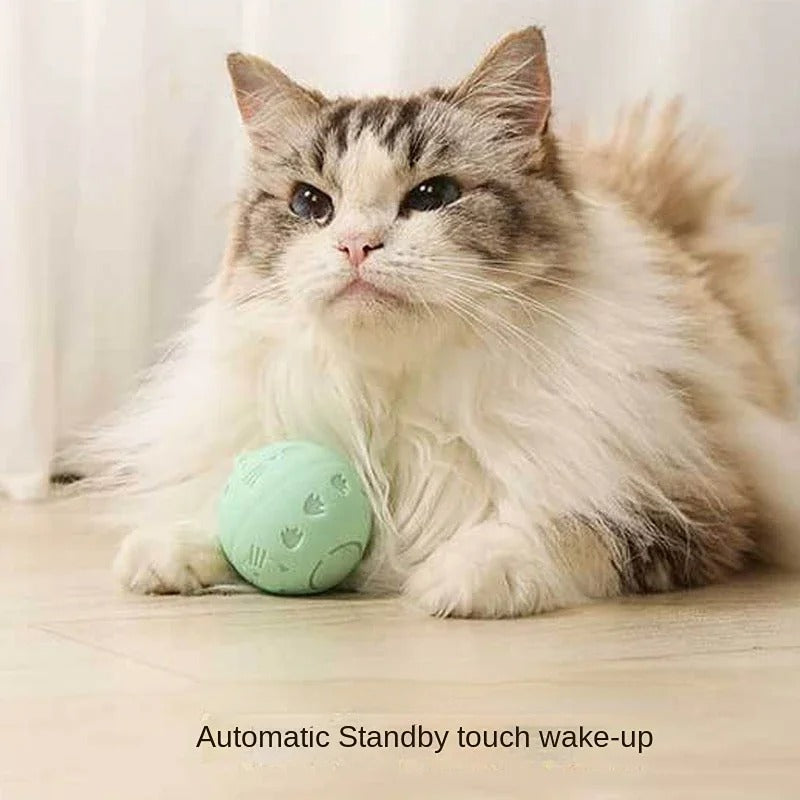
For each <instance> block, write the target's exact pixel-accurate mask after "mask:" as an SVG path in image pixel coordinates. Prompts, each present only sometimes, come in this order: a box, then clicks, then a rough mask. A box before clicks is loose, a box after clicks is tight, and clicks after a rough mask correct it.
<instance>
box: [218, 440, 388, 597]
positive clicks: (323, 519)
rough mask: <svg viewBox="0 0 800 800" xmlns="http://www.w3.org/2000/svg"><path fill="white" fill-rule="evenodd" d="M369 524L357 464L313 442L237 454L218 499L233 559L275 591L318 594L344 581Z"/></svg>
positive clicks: (225, 544) (225, 545)
mask: <svg viewBox="0 0 800 800" xmlns="http://www.w3.org/2000/svg"><path fill="white" fill-rule="evenodd" d="M371 528H372V513H371V510H370V505H369V500H368V498H367V494H366V492H365V491H364V487H363V485H362V483H361V479H360V478H359V476H358V473H357V472H356V471H355V468H354V467H353V465H352V464H351V463H350V462H349V461H348V460H347V459H345V458H343V457H342V456H340V455H339V454H338V453H336V452H335V451H333V450H330V449H329V448H327V447H323V446H322V445H319V444H314V443H312V442H302V441H287V442H278V443H276V444H271V445H268V446H267V447H263V448H261V449H260V450H255V451H253V452H249V453H245V454H243V455H241V456H239V457H238V458H237V460H236V465H235V467H234V469H233V472H232V473H231V476H230V478H229V480H228V483H227V485H226V486H225V490H224V491H223V493H222V497H221V498H220V503H219V538H220V544H221V545H222V550H223V552H224V553H225V556H226V557H227V559H228V561H230V563H231V565H232V566H233V568H234V569H235V570H236V571H237V572H238V573H239V574H240V575H241V576H242V577H243V578H244V579H245V580H247V581H249V582H250V583H252V584H254V585H255V586H257V587H258V588H259V589H263V590H264V591H266V592H272V593H274V594H314V593H316V592H323V591H325V590H326V589H330V588H331V587H333V586H335V585H336V584H337V583H340V582H341V581H342V580H343V579H344V578H345V577H346V576H347V575H348V574H349V573H350V572H352V570H353V569H354V567H355V566H356V565H357V564H358V562H359V561H360V560H361V557H362V556H363V555H364V549H365V547H366V545H367V541H368V540H369V535H370V530H371Z"/></svg>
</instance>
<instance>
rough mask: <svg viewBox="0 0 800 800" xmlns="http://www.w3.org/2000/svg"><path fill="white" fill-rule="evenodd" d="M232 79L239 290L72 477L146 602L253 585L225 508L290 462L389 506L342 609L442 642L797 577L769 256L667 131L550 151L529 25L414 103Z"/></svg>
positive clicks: (91, 448)
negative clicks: (119, 533) (246, 469)
mask: <svg viewBox="0 0 800 800" xmlns="http://www.w3.org/2000/svg"><path fill="white" fill-rule="evenodd" d="M228 66H229V70H230V74H231V77H232V80H233V85H234V90H235V96H236V99H237V102H238V107H239V110H240V112H241V116H242V119H243V121H244V126H245V128H246V131H247V134H248V135H249V139H250V144H251V157H250V166H249V171H248V174H247V176H246V178H245V181H244V184H243V188H242V191H241V194H240V197H239V200H238V204H237V208H236V211H235V214H234V218H233V221H232V228H231V234H230V239H229V246H228V249H227V255H226V258H225V262H224V265H223V267H222V270H221V272H220V274H219V276H218V277H217V279H216V280H215V282H214V284H213V286H212V287H211V288H210V290H209V291H208V294H207V298H206V301H205V303H204V304H203V305H202V307H201V308H200V309H199V310H198V312H197V314H196V315H195V317H194V319H193V321H192V323H191V325H190V326H189V327H188V329H187V331H186V332H185V335H184V336H183V337H182V339H181V341H180V342H179V343H178V345H177V347H176V348H175V351H174V352H173V353H172V354H171V355H170V357H169V359H167V360H166V361H165V363H163V364H162V365H160V366H159V367H158V368H157V369H156V370H155V372H154V374H153V375H152V377H151V379H150V380H149V381H148V382H147V383H146V385H145V386H144V387H143V389H142V390H141V392H140V393H139V395H138V396H137V397H136V398H135V399H134V401H133V402H132V403H131V405H130V406H129V407H128V408H126V409H124V410H123V412H122V413H121V414H120V415H119V416H118V417H117V418H116V419H115V420H113V421H112V423H111V424H109V425H108V426H106V427H105V428H104V429H102V430H100V431H99V432H98V433H97V434H96V435H95V436H94V437H92V439H91V441H90V442H89V443H88V444H87V445H86V446H85V448H84V449H83V452H82V457H81V460H82V462H83V466H84V467H86V466H87V465H90V466H93V467H94V469H95V473H96V477H95V478H94V484H95V485H97V486H101V487H104V488H109V487H114V488H117V489H121V490H122V491H124V492H127V493H129V494H130V497H131V498H132V500H133V503H132V506H131V508H130V509H129V510H127V511H126V512H125V513H126V515H128V520H129V522H130V521H133V528H134V529H133V531H132V532H130V533H129V535H128V536H127V538H126V539H125V540H124V542H123V544H122V547H121V549H120V552H119V555H118V557H117V560H116V565H115V568H116V571H117V574H118V575H119V577H120V579H121V580H122V582H123V583H124V584H125V585H126V586H127V587H129V588H130V589H132V590H134V591H137V592H181V593H194V592H200V591H206V590H208V588H209V587H214V586H218V585H220V584H222V585H226V584H230V583H232V582H234V581H235V578H234V576H233V575H232V573H231V571H230V569H229V567H228V566H227V564H226V562H225V560H224V558H223V557H222V555H221V553H220V550H219V547H218V545H217V542H216V536H215V530H214V524H213V516H214V515H213V508H214V504H215V501H216V497H217V495H218V492H219V490H220V487H221V485H222V483H223V481H224V479H225V477H226V475H227V472H228V471H229V469H230V467H231V463H232V459H233V457H234V455H235V454H236V453H238V452H240V451H241V450H244V449H248V448H253V447H257V446H259V445H261V444H264V443H266V442H269V441H272V440H276V439H283V438H306V439H312V440H317V441H320V442H325V443H328V444H330V445H332V446H334V447H336V448H338V449H340V450H341V451H342V452H345V453H347V454H348V455H349V456H350V458H352V459H353V461H354V462H355V463H356V464H357V465H358V468H359V470H360V471H361V473H362V475H363V477H364V479H365V481H366V483H367V485H368V487H369V492H370V495H371V499H372V502H373V504H374V507H375V513H376V523H375V531H374V535H373V541H372V545H371V548H370V550H369V553H368V556H367V558H366V559H365V560H364V562H363V563H362V564H361V566H360V567H359V569H358V570H357V571H356V572H355V573H354V574H353V575H352V576H351V578H350V579H349V585H350V586H352V587H355V588H358V589H362V590H365V591H381V592H402V593H403V594H404V595H405V596H407V598H408V599H409V600H410V601H412V602H413V603H414V604H416V605H417V606H419V607H421V608H422V609H424V610H426V611H427V612H430V613H431V614H436V615H455V616H479V617H506V616H515V615H524V614H531V613H534V612H540V611H546V610H549V609H554V608H558V607H563V606H570V605H574V604H577V603H582V602H585V601H587V600H588V599H591V598H602V597H610V596H615V595H620V594H624V593H634V592H652V591H663V590H669V589H673V588H676V587H686V586H696V585H701V584H705V583H708V582H710V581H715V580H717V579H720V578H722V577H724V576H725V575H726V574H728V573H730V572H731V571H733V570H737V569H739V568H741V567H742V566H743V565H744V564H745V563H747V561H748V560H749V559H750V558H751V557H754V556H760V555H764V554H768V552H769V553H772V552H773V551H774V550H775V549H776V548H779V549H780V550H781V555H785V550H786V548H787V547H789V548H791V546H792V544H791V543H792V535H791V534H792V533H793V532H794V531H795V530H797V525H798V524H799V521H800V513H798V509H797V505H796V501H795V499H794V494H793V490H792V486H791V480H790V479H791V478H792V477H793V476H794V469H795V465H796V463H797V461H796V459H797V458H798V455H800V448H798V445H797V441H798V437H797V433H796V420H795V417H796V413H795V412H796V405H795V400H794V397H793V386H794V367H795V364H794V354H793V351H792V349H791V347H790V342H789V341H788V336H787V330H788V328H787V325H786V320H785V318H784V317H783V316H782V312H781V310H780V306H779V303H778V301H777V298H776V293H775V291H774V289H773V287H772V285H771V283H770V278H769V275H768V272H767V270H766V268H765V267H764V266H763V263H762V262H763V260H764V258H763V255H762V252H761V237H760V235H759V234H758V232H757V231H756V230H755V229H753V228H751V227H749V226H748V224H747V220H746V217H745V215H744V212H743V211H742V209H741V208H740V207H739V206H738V205H737V204H736V203H735V202H734V200H733V199H732V198H731V195H730V193H729V191H728V188H729V181H728V180H727V178H726V177H725V176H724V175H717V173H715V172H714V171H713V170H711V169H710V168H709V166H708V163H709V161H708V153H707V151H706V150H704V149H702V148H696V147H695V146H694V145H693V144H692V141H691V140H690V139H688V138H687V135H686V134H685V132H683V131H681V130H680V128H679V126H678V125H677V122H676V116H677V115H676V110H675V109H674V108H668V109H667V110H666V111H664V112H663V113H662V114H660V115H657V116H656V117H655V118H653V117H652V115H649V114H648V113H647V110H646V108H644V107H643V108H641V109H639V110H637V111H636V112H634V113H633V114H632V115H630V116H628V117H627V118H626V119H624V120H622V121H621V122H620V125H619V127H618V129H617V131H616V133H615V134H614V136H613V138H612V139H611V140H610V141H607V142H605V143H600V144H593V143H590V142H589V141H586V140H584V139H582V138H580V137H572V138H571V139H568V140H566V141H560V140H559V139H557V138H556V136H555V135H554V133H553V132H552V130H551V129H550V126H549V120H550V110H551V107H550V95H551V91H550V77H549V72H548V67H547V59H546V52H545V42H544V38H543V36H542V33H541V31H540V30H538V29H536V28H528V29H526V30H523V31H520V32H518V33H515V34H512V35H510V36H508V37H507V38H505V39H503V40H502V41H501V42H499V43H498V44H497V45H496V46H495V47H494V48H493V49H492V50H491V51H490V52H489V53H488V54H487V55H486V56H485V58H484V59H483V60H482V61H481V63H480V64H479V65H478V67H477V68H476V69H475V71H474V72H473V73H472V74H471V75H469V77H467V78H466V79H465V80H464V81H463V82H461V83H460V84H459V85H458V86H456V87H454V88H451V89H447V90H440V89H432V90H430V91H427V92H424V93H422V94H420V95H417V96H413V97H409V98H403V99H389V98H385V97H378V98H373V99H367V100H350V99H336V100H329V99H326V98H325V97H323V96H322V95H321V94H319V93H317V92H315V91H311V90H308V89H305V88H303V87H301V86H298V85H297V84H296V83H294V82H293V81H291V80H290V79H289V78H288V77H287V76H286V75H284V74H283V73H282V72H280V71H279V70H278V69H276V68H275V67H273V66H271V65H270V64H268V63H266V62H264V61H262V60H260V59H258V58H255V57H251V56H244V55H240V54H233V55H231V56H230V57H229V59H228ZM73 466H74V465H73ZM91 483H92V482H90V485H91ZM781 531H784V533H785V534H787V535H784V536H783V538H780V537H781Z"/></svg>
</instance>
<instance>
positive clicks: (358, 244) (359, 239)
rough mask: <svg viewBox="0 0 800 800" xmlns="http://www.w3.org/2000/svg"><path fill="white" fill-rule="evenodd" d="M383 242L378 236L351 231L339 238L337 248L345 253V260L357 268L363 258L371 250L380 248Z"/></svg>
mask: <svg viewBox="0 0 800 800" xmlns="http://www.w3.org/2000/svg"><path fill="white" fill-rule="evenodd" d="M381 247H383V242H382V241H380V239H379V237H378V236H374V235H373V236H369V235H367V234H364V233H353V234H350V235H348V236H343V237H342V238H341V239H340V240H339V244H338V249H339V250H341V251H342V252H343V253H347V260H348V261H349V262H350V263H351V264H352V265H353V267H354V268H355V269H358V268H359V267H360V266H361V264H363V263H364V259H365V258H366V257H367V256H368V255H369V254H370V253H371V252H372V251H373V250H380V249H381Z"/></svg>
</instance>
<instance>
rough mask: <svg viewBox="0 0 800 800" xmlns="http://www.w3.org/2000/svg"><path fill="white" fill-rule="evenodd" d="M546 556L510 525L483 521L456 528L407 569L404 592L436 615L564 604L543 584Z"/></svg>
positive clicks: (503, 612) (523, 611) (509, 613)
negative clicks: (538, 554) (539, 555)
mask: <svg viewBox="0 0 800 800" xmlns="http://www.w3.org/2000/svg"><path fill="white" fill-rule="evenodd" d="M548 568H549V565H548V563H547V560H546V559H543V560H538V559H536V558H535V557H534V555H533V554H532V552H531V542H530V540H528V539H527V538H526V537H525V536H524V535H523V534H522V533H521V532H519V531H517V530H516V529H515V528H512V527H509V526H507V525H502V524H500V523H491V522H485V523H482V524H480V525H477V526H475V527H474V528H470V529H468V530H466V531H460V532H458V533H457V534H456V535H454V536H453V537H452V538H451V539H450V540H448V541H447V542H445V543H444V544H443V545H441V546H440V547H438V548H437V549H436V550H435V551H434V552H433V553H432V554H431V555H430V556H429V557H428V558H427V559H426V560H425V561H423V562H422V563H421V564H420V565H419V566H417V568H416V569H415V570H414V571H413V572H412V573H411V575H410V577H409V579H408V580H407V581H406V584H405V589H404V593H405V595H406V597H407V598H408V599H409V600H410V601H411V602H412V603H413V604H414V605H416V606H418V607H420V608H422V609H423V610H424V611H426V612H427V613H429V614H431V615H433V616H437V617H484V618H499V617H519V616H525V615H528V614H534V613H536V612H539V611H547V610H550V609H552V608H556V607H558V606H560V605H564V604H566V603H565V602H563V601H562V600H560V599H559V598H558V596H557V594H556V593H554V592H553V591H552V589H551V588H548V587H547V584H546V577H547V576H546V572H545V574H541V573H542V571H546V570H547V569H548Z"/></svg>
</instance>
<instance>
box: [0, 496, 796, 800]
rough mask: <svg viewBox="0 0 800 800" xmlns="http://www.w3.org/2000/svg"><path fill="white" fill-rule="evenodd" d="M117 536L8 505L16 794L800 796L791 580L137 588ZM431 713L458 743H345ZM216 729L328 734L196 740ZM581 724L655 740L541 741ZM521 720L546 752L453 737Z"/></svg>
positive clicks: (2, 689) (4, 512)
mask: <svg viewBox="0 0 800 800" xmlns="http://www.w3.org/2000/svg"><path fill="white" fill-rule="evenodd" d="M115 540H116V536H115V535H114V534H112V533H110V532H109V531H107V530H100V529H98V527H97V526H96V524H95V525H92V524H90V522H89V520H88V517H87V516H86V514H85V513H84V512H82V511H81V510H80V509H75V508H73V509H72V510H69V509H64V508H63V507H62V509H61V510H58V509H56V508H55V507H52V506H11V505H0V585H1V586H2V591H1V592H0V798H2V800H21V799H22V798H26V799H27V798H35V799H36V800H61V798H103V800H106V799H108V800H124V799H125V798H143V799H144V800H158V798H172V799H174V800H184V798H214V800H222V799H224V800H239V798H259V800H263V799H264V798H286V799H287V800H295V799H296V798H315V800H327V799H328V798H354V799H355V800H358V799H359V798H372V797H377V798H381V800H388V799H389V798H404V799H405V798H423V799H427V798H431V800H446V799H447V798H490V799H491V800H496V799H499V798H537V800H541V799H542V798H550V797H553V798H569V797H585V798H618V797H631V798H646V797H669V798H681V797H686V798H698V797H704V798H705V797H720V798H733V797H742V798H748V799H749V800H750V799H754V798H755V799H757V800H762V799H763V798H800V611H799V610H798V605H799V604H800V582H798V580H796V579H793V578H788V577H785V576H779V575H769V574H760V575H751V576H748V577H745V578H743V579H740V580H738V581H736V582H735V583H733V584H732V585H728V586H725V587H718V588H713V589H708V590H702V591H696V592H691V593H684V594H675V595H664V596H657V597H649V598H644V599H634V600H627V601H622V602H615V603H607V604H599V605H595V606H591V607H586V608H581V609H574V610H570V611H565V612H561V613H555V614H549V615H546V616H543V617H539V618H536V619H525V620H514V621H503V622H482V621H440V620H433V619H427V618H424V617H421V616H419V615H418V614H416V613H415V612H414V611H412V610H409V609H407V608H405V607H404V606H403V605H402V604H401V603H399V602H398V601H395V600H369V599H363V598H358V597H347V596H341V595H340V596H328V597H320V598H309V599H298V600H292V599H282V598H273V597H267V596H237V597H200V598H172V597H162V598H149V597H135V596H129V595H125V594H122V593H121V592H120V591H118V590H117V588H116V587H115V586H114V584H113V582H112V579H111V577H110V575H109V571H108V563H109V560H110V558H111V555H112V553H113V550H114V546H115ZM415 724H416V725H421V726H423V727H424V728H426V729H428V730H432V729H438V731H439V732H440V733H441V732H443V731H444V730H449V731H450V734H449V736H448V739H447V741H446V743H445V746H444V748H443V749H442V750H441V752H439V753H438V754H436V753H434V752H433V751H432V749H420V748H417V749H411V748H408V749H402V750H396V749H393V748H388V749H387V748H384V749H379V748H371V749H368V748H360V747H352V748H345V747H342V746H341V743H340V742H339V733H338V731H339V729H340V728H341V727H342V726H347V725H351V726H354V727H355V728H358V727H361V726H363V727H364V728H366V729H368V730H376V731H384V730H389V729H391V730H397V731H403V730H405V729H409V728H410V727H411V726H412V725H415ZM206 725H207V726H208V729H209V731H210V732H212V733H213V734H214V735H216V732H217V730H222V731H225V732H227V731H228V730H233V729H234V728H236V727H238V728H239V729H240V731H245V730H255V731H260V730H276V731H291V730H298V731H299V730H300V729H302V728H305V729H307V730H308V729H309V728H311V727H313V728H314V731H315V732H316V733H319V732H320V731H323V730H324V731H328V732H329V733H330V742H331V744H330V746H329V747H327V748H322V747H314V748H305V749H299V748H287V747H284V748H281V749H278V748H269V747H267V746H265V747H263V748H246V747H242V748H239V749H234V748H225V749H223V748H219V747H218V748H216V749H214V748H212V747H211V746H210V745H209V744H203V745H201V747H199V748H198V747H196V744H197V741H198V738H199V737H200V735H201V733H202V732H203V729H204V726H206ZM580 725H583V726H584V728H588V729H591V730H592V732H593V733H592V736H594V734H595V732H596V731H598V730H604V731H607V732H608V734H609V736H614V735H616V736H619V735H620V734H623V735H624V736H625V737H626V740H627V742H630V741H631V737H632V736H634V735H636V736H637V739H639V740H641V742H642V744H644V743H646V741H647V737H646V736H645V735H644V734H642V735H641V737H640V736H639V734H634V733H633V732H634V731H650V732H651V733H652V744H651V746H650V747H649V748H646V749H643V751H642V752H641V753H640V752H638V748H637V747H633V748H627V747H622V746H621V744H620V743H617V742H613V741H610V742H609V744H608V746H607V747H605V748H599V747H593V748H591V749H589V748H588V747H584V748H582V749H575V748H569V747H561V748H558V749H554V748H547V749H545V748H543V747H542V745H541V743H540V739H539V731H542V730H544V731H549V730H560V729H573V728H575V729H577V728H578V726H580ZM516 726H519V728H520V729H521V732H520V734H519V735H520V744H522V745H524V734H525V733H527V735H528V736H529V738H530V747H524V746H521V747H519V748H507V749H501V748H496V749H488V748H482V747H481V748H477V749H468V748H466V747H464V748H462V747H459V745H458V741H457V736H458V733H457V732H458V729H459V727H461V728H463V729H464V730H484V729H485V730H505V729H510V730H512V731H515V727H516ZM240 735H241V734H240ZM408 735H409V734H407V736H408ZM348 741H349V740H348ZM600 741H602V738H601V740H600Z"/></svg>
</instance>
